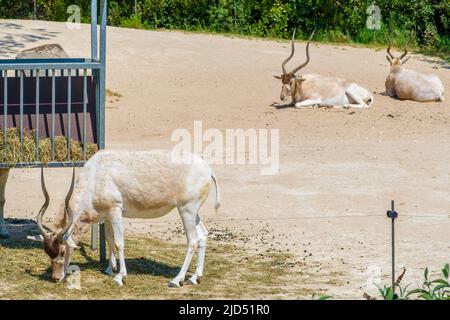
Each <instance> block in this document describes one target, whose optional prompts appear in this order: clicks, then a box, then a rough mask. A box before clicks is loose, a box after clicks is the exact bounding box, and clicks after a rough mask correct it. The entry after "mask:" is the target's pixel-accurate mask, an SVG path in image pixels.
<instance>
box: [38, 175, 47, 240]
mask: <svg viewBox="0 0 450 320" xmlns="http://www.w3.org/2000/svg"><path fill="white" fill-rule="evenodd" d="M41 188H42V192H43V193H44V197H45V202H44V205H43V206H42V208H41V210H39V213H38V215H37V219H36V221H37V225H38V228H39V231H40V232H41V234H42V236H43V237H44V239H46V240H48V239H50V236H49V235H48V233H47V231H46V230H45V229H44V226H43V225H42V217H43V216H44V214H45V211H46V210H47V208H48V204H49V203H50V197H49V195H48V192H47V188H46V187H45V181H44V167H41Z"/></svg>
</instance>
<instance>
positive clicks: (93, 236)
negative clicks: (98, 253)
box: [91, 223, 99, 251]
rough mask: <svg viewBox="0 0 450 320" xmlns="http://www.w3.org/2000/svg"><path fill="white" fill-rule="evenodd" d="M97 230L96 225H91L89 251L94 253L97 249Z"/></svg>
mask: <svg viewBox="0 0 450 320" xmlns="http://www.w3.org/2000/svg"><path fill="white" fill-rule="evenodd" d="M98 229H99V228H98V223H93V224H92V225H91V249H92V250H94V251H95V250H97V249H98V231H99V230H98Z"/></svg>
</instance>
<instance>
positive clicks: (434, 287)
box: [408, 263, 450, 300]
mask: <svg viewBox="0 0 450 320" xmlns="http://www.w3.org/2000/svg"><path fill="white" fill-rule="evenodd" d="M449 269H450V267H449V264H448V263H447V264H446V265H445V266H444V268H442V275H443V278H440V279H436V280H430V278H429V272H428V268H425V271H424V278H425V280H424V282H423V285H422V288H418V289H414V290H411V291H409V292H408V296H413V295H416V296H417V297H418V298H420V299H424V300H450V284H449V280H448V277H449Z"/></svg>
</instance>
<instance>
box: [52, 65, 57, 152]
mask: <svg viewBox="0 0 450 320" xmlns="http://www.w3.org/2000/svg"><path fill="white" fill-rule="evenodd" d="M55 73H56V70H54V69H53V70H52V160H54V159H55V117H56V115H55V86H56V83H55Z"/></svg>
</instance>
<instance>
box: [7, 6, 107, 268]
mask: <svg viewBox="0 0 450 320" xmlns="http://www.w3.org/2000/svg"><path fill="white" fill-rule="evenodd" d="M99 9H100V10H98V7H97V0H92V1H91V57H90V58H55V59H53V58H51V59H47V58H46V59H4V60H0V76H1V78H0V127H1V133H2V135H3V139H2V141H1V142H0V145H1V144H2V145H3V149H2V150H1V151H2V153H6V152H7V151H8V147H9V145H10V143H11V140H12V133H13V132H14V133H15V135H16V140H17V138H18V140H19V149H20V150H18V151H15V158H14V159H13V161H5V159H4V157H2V160H0V170H4V171H5V170H9V169H10V168H33V167H41V166H48V167H80V166H83V165H84V163H85V161H86V160H87V158H88V155H89V154H92V153H93V152H92V150H88V146H89V145H91V146H92V145H93V146H95V150H97V149H103V148H104V146H105V74H106V25H107V0H100V8H99ZM98 17H99V18H100V37H99V36H98ZM28 136H31V137H32V138H33V143H34V145H35V146H34V149H33V153H35V154H34V155H32V157H30V156H29V154H26V153H25V147H26V145H25V138H26V137H28ZM57 137H63V138H64V139H63V140H64V141H65V142H66V144H67V153H66V157H65V159H60V158H57V157H56V144H57ZM44 140H46V142H47V147H49V149H50V151H49V152H50V154H49V156H48V157H47V159H45V161H44V159H43V156H42V154H41V153H40V148H41V147H40V144H41V142H43V141H44ZM73 141H74V142H77V143H78V144H77V145H78V146H81V156H78V157H74V154H73V153H74V150H73V148H74V147H73V143H72V142H73ZM41 149H42V148H41ZM95 150H94V152H95ZM78 151H79V150H78ZM30 159H31V160H30ZM4 184H6V179H5V182H4ZM4 187H5V186H2V188H3V190H0V191H1V192H4ZM1 192H0V193H1ZM1 214H2V216H1V217H0V218H1V221H0V223H3V208H1ZM0 227H1V226H0ZM92 231H93V232H92V241H93V246H94V247H95V246H96V242H97V237H98V228H93V230H92ZM100 256H101V260H105V245H104V230H103V227H102V226H100Z"/></svg>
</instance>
